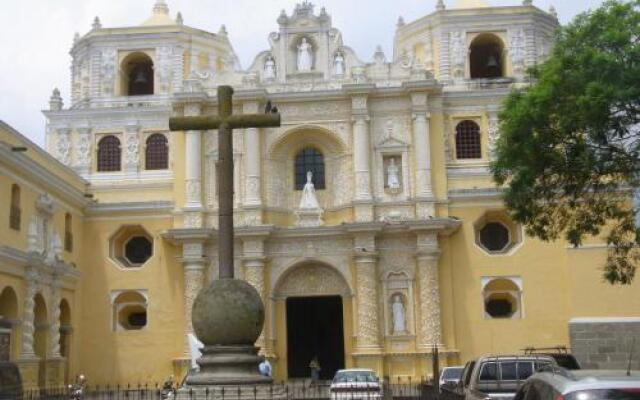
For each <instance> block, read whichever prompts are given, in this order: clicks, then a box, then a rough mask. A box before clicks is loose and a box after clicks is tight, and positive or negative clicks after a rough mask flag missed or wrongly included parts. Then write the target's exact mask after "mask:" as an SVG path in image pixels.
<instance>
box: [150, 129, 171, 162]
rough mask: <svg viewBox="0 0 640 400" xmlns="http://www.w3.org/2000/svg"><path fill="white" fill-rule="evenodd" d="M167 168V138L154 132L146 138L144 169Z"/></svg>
mask: <svg viewBox="0 0 640 400" xmlns="http://www.w3.org/2000/svg"><path fill="white" fill-rule="evenodd" d="M167 168H169V146H168V145H167V138H166V137H165V136H164V135H162V134H160V133H155V134H153V135H151V136H149V138H148V139H147V146H146V150H145V169H148V170H154V169H167Z"/></svg>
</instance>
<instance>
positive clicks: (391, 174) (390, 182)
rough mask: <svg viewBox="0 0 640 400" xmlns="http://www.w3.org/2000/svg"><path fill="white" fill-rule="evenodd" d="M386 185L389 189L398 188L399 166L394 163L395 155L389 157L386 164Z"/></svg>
mask: <svg viewBox="0 0 640 400" xmlns="http://www.w3.org/2000/svg"><path fill="white" fill-rule="evenodd" d="M387 186H388V187H389V189H393V190H398V189H400V168H398V166H397V165H396V159H395V157H392V158H390V159H389V165H388V166H387Z"/></svg>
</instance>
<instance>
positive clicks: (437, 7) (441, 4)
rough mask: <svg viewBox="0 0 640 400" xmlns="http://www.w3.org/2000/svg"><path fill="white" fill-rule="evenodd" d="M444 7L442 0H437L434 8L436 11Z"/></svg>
mask: <svg viewBox="0 0 640 400" xmlns="http://www.w3.org/2000/svg"><path fill="white" fill-rule="evenodd" d="M445 8H446V7H445V5H444V0H438V4H436V10H438V11H442V10H444V9H445Z"/></svg>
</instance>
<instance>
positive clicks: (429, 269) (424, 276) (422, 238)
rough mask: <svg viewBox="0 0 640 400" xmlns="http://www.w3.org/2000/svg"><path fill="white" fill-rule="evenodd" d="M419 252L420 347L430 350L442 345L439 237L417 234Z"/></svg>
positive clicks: (429, 233)
mask: <svg viewBox="0 0 640 400" xmlns="http://www.w3.org/2000/svg"><path fill="white" fill-rule="evenodd" d="M417 236H418V237H417V244H418V246H417V247H418V251H417V253H416V262H417V265H418V271H417V272H418V274H417V275H418V286H419V291H418V299H419V303H420V304H419V306H420V308H419V309H420V319H419V325H418V346H419V347H421V348H423V349H429V348H431V347H432V346H433V345H441V344H442V328H441V324H442V322H441V315H440V281H439V273H438V260H439V258H440V250H439V249H438V237H437V234H436V233H433V232H418V233H417Z"/></svg>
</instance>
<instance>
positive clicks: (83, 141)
mask: <svg viewBox="0 0 640 400" xmlns="http://www.w3.org/2000/svg"><path fill="white" fill-rule="evenodd" d="M76 132H77V136H76V144H75V152H76V154H75V165H74V169H75V170H76V172H77V173H78V174H80V175H82V176H87V175H89V172H90V171H91V128H90V127H89V126H81V127H76Z"/></svg>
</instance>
